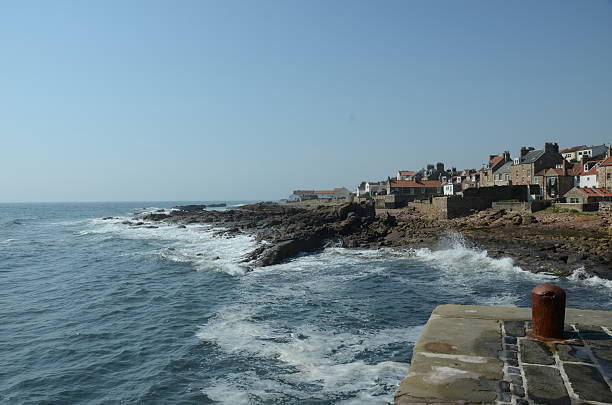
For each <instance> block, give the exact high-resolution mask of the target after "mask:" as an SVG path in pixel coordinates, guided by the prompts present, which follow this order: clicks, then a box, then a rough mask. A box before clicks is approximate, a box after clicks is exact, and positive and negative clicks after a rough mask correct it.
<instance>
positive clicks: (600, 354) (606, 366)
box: [591, 347, 612, 379]
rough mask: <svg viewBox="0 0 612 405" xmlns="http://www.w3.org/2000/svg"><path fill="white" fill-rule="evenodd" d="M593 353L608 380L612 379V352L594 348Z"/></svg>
mask: <svg viewBox="0 0 612 405" xmlns="http://www.w3.org/2000/svg"><path fill="white" fill-rule="evenodd" d="M591 349H592V353H593V356H595V359H596V361H597V363H599V365H600V366H601V369H602V371H603V372H604V374H605V376H606V377H607V378H608V379H611V378H612V350H609V349H600V348H596V347H593V348H591Z"/></svg>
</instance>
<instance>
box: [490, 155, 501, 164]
mask: <svg viewBox="0 0 612 405" xmlns="http://www.w3.org/2000/svg"><path fill="white" fill-rule="evenodd" d="M503 159H504V155H497V156H495V157H494V158H493V159H491V160H489V166H490V167H493V166H495V165H496V164H498V163H499V162H501V161H502V160H503Z"/></svg>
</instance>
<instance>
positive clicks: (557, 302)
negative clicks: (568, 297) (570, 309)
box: [531, 284, 565, 340]
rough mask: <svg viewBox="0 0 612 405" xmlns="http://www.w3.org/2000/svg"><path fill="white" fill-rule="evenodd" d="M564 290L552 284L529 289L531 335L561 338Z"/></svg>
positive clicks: (563, 315) (542, 337)
mask: <svg viewBox="0 0 612 405" xmlns="http://www.w3.org/2000/svg"><path fill="white" fill-rule="evenodd" d="M564 323H565V291H563V289H562V288H559V287H557V286H556V285H554V284H541V285H539V286H537V287H535V288H534V289H533V290H531V324H532V332H531V333H532V336H533V337H534V338H536V339H540V340H555V339H563V324H564Z"/></svg>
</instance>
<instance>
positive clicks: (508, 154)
mask: <svg viewBox="0 0 612 405" xmlns="http://www.w3.org/2000/svg"><path fill="white" fill-rule="evenodd" d="M511 160H512V159H510V152H509V151H507V150H505V151H504V162H509V161H511Z"/></svg>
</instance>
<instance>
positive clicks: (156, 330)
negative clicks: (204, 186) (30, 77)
mask: <svg viewBox="0 0 612 405" xmlns="http://www.w3.org/2000/svg"><path fill="white" fill-rule="evenodd" d="M186 203H204V204H206V203H209V202H206V201H203V202H163V203H162V202H137V203H134V202H129V203H53V204H0V403H1V404H228V405H230V404H231V405H240V404H283V405H287V404H313V405H314V404H316V405H324V404H343V405H348V404H374V405H376V404H381V405H382V404H388V403H389V402H390V401H392V399H393V393H394V391H395V389H396V387H397V385H398V383H399V382H400V380H401V379H402V378H403V377H404V376H405V375H406V373H407V372H408V369H409V365H410V359H411V354H412V348H413V346H414V344H415V341H416V340H417V339H418V337H419V334H420V332H421V330H422V329H423V326H424V324H425V323H426V322H427V319H428V318H429V316H430V314H431V311H432V310H433V309H434V308H435V307H436V306H437V305H441V304H477V305H518V306H528V305H529V293H530V290H531V289H532V288H533V287H534V286H536V285H538V284H541V283H545V282H553V283H557V284H558V285H560V286H561V287H562V288H564V289H565V290H566V291H567V296H568V306H570V307H576V308H590V309H605V310H612V282H610V281H606V280H602V279H599V278H597V277H588V276H587V275H586V273H585V272H584V269H576V271H575V272H574V274H573V275H572V276H571V277H569V278H558V277H555V276H552V275H549V274H533V273H529V272H526V271H523V270H522V269H521V268H520V267H517V266H516V265H515V264H514V263H513V261H512V260H511V259H510V258H503V259H493V258H491V257H489V256H488V255H487V252H486V251H483V250H479V249H477V248H475V247H473V246H470V245H469V244H468V243H467V242H466V241H465V240H463V239H462V238H461V236H460V235H458V234H448V235H443V238H442V241H441V242H440V243H439V244H437V245H436V246H432V247H431V248H427V249H410V248H406V249H402V250H390V249H379V250H368V249H344V248H342V247H339V246H333V245H332V246H329V247H327V248H325V249H323V250H321V251H318V252H315V253H312V254H305V255H302V256H299V257H297V258H295V259H293V260H290V261H288V262H286V263H283V264H279V265H275V266H270V267H264V268H258V269H255V270H252V271H249V269H248V268H247V267H246V266H245V265H244V263H242V257H243V255H245V254H246V253H248V252H249V251H251V250H252V249H254V248H255V247H256V246H257V245H258V243H259V242H257V241H256V240H255V239H254V238H253V237H252V236H250V235H247V234H244V235H239V236H235V237H220V236H216V231H218V230H219V229H215V228H213V227H211V226H208V225H189V226H187V227H186V228H184V229H183V228H178V227H177V226H174V225H160V226H159V227H158V228H151V227H149V228H147V227H143V226H141V227H134V226H130V225H127V224H124V223H123V222H124V221H126V220H131V219H132V218H134V217H135V216H139V215H142V214H143V213H145V212H155V211H157V210H169V209H170V208H172V207H173V206H175V205H177V204H186ZM243 203H247V202H246V201H242V202H240V201H234V202H232V201H229V202H227V204H228V208H221V209H232V206H238V205H240V204H243ZM105 217H113V219H103V218H105ZM145 225H147V224H145ZM263 243H265V242H263Z"/></svg>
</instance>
